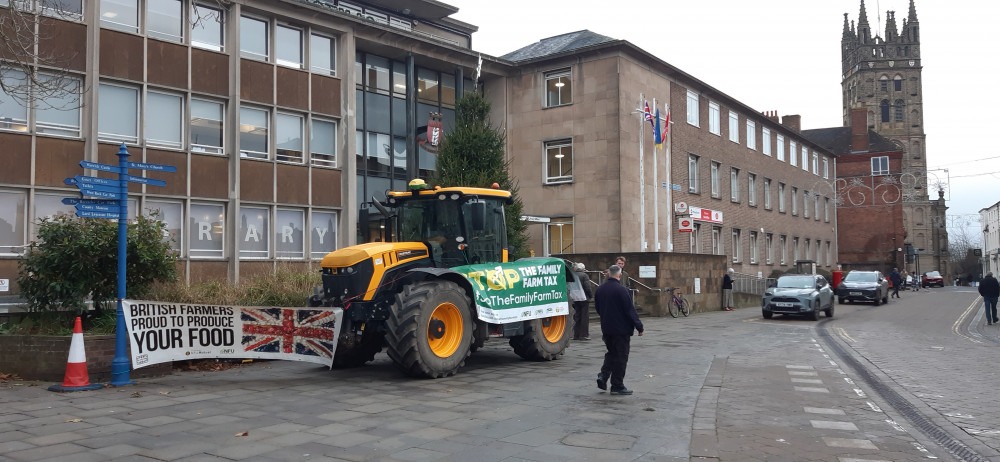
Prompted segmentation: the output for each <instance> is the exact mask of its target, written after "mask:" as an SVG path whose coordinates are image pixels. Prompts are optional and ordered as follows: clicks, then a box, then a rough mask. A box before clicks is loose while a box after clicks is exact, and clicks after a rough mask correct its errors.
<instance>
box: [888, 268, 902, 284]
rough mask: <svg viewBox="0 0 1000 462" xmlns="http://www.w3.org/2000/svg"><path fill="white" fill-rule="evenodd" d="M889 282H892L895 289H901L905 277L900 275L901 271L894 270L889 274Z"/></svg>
mask: <svg viewBox="0 0 1000 462" xmlns="http://www.w3.org/2000/svg"><path fill="white" fill-rule="evenodd" d="M889 280H890V281H892V286H893V287H899V285H900V284H901V283H902V282H903V276H902V275H901V274H899V271H896V270H892V272H891V273H889Z"/></svg>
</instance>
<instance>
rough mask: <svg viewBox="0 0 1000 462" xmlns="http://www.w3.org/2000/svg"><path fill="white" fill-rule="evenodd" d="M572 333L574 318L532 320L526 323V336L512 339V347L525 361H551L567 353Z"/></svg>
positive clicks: (560, 317)
mask: <svg viewBox="0 0 1000 462" xmlns="http://www.w3.org/2000/svg"><path fill="white" fill-rule="evenodd" d="M571 332H573V317H572V316H552V317H549V318H541V319H532V320H530V321H524V335H518V336H515V337H511V338H510V346H512V347H514V353H517V355H518V356H520V357H522V358H524V359H530V360H534V361H551V360H553V359H557V358H558V357H559V356H560V355H562V354H563V352H564V351H566V347H567V346H569V336H570V333H571Z"/></svg>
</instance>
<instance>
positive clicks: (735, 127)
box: [729, 111, 740, 143]
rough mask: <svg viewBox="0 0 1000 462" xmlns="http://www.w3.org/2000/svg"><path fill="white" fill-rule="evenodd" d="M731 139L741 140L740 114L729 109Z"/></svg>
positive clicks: (733, 140) (735, 141) (737, 141)
mask: <svg viewBox="0 0 1000 462" xmlns="http://www.w3.org/2000/svg"><path fill="white" fill-rule="evenodd" d="M729 141H732V142H733V143H739V142H740V116H739V114H737V113H735V112H733V111H729Z"/></svg>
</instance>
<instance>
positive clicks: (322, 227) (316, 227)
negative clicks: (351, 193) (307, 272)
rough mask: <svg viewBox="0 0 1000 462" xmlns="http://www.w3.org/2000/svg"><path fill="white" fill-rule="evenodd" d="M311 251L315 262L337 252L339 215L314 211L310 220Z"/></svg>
mask: <svg viewBox="0 0 1000 462" xmlns="http://www.w3.org/2000/svg"><path fill="white" fill-rule="evenodd" d="M309 236H310V239H309V249H310V254H311V255H312V258H313V259H314V260H320V259H322V258H323V257H325V256H326V254H328V253H330V252H333V251H334V250H337V213H336V212H319V211H313V213H312V217H311V218H310V220H309Z"/></svg>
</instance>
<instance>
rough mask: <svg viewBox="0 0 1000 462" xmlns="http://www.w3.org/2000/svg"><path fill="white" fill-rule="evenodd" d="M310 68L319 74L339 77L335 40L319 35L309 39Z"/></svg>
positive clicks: (313, 35)
mask: <svg viewBox="0 0 1000 462" xmlns="http://www.w3.org/2000/svg"><path fill="white" fill-rule="evenodd" d="M309 66H310V68H311V69H312V71H313V72H316V73H318V74H328V75H337V48H336V42H335V41H334V39H332V38H330V37H327V36H324V35H317V34H312V35H311V36H310V37H309Z"/></svg>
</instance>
